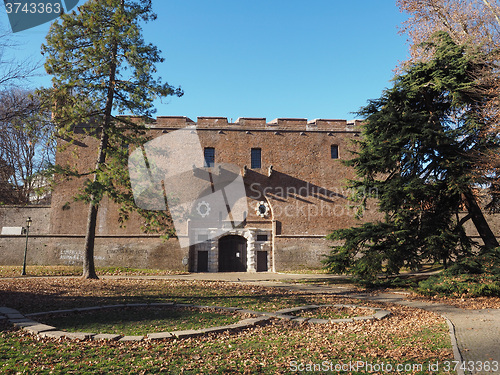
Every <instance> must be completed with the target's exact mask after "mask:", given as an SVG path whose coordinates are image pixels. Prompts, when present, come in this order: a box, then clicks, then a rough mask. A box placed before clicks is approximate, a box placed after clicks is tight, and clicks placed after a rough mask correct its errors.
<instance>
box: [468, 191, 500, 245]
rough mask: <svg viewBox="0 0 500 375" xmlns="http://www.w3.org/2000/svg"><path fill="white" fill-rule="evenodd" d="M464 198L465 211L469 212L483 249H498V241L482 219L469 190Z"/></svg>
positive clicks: (479, 208)
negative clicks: (482, 243)
mask: <svg viewBox="0 0 500 375" xmlns="http://www.w3.org/2000/svg"><path fill="white" fill-rule="evenodd" d="M464 196H465V205H466V207H467V210H468V211H469V215H470V216H471V219H472V222H473V223H474V225H475V227H476V229H477V232H478V233H479V235H480V236H481V239H482V240H483V242H484V247H485V248H486V249H493V248H495V247H498V241H497V239H496V237H495V235H494V234H493V232H492V230H491V228H490V226H489V224H488V222H487V221H486V219H485V218H484V215H483V211H482V210H481V207H479V205H478V203H477V201H476V197H474V194H473V193H472V191H471V190H468V191H466V192H465V193H464Z"/></svg>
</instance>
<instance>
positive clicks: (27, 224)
mask: <svg viewBox="0 0 500 375" xmlns="http://www.w3.org/2000/svg"><path fill="white" fill-rule="evenodd" d="M32 222H33V220H31V217H28V218H27V219H26V247H25V248H24V261H23V272H22V273H21V275H23V276H25V275H26V253H27V252H28V236H29V233H30V226H31V223H32Z"/></svg>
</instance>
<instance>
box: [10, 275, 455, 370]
mask: <svg viewBox="0 0 500 375" xmlns="http://www.w3.org/2000/svg"><path fill="white" fill-rule="evenodd" d="M0 301H1V302H0V305H4V306H8V307H12V308H15V309H17V310H19V311H21V312H22V313H30V312H40V311H48V310H55V309H66V308H75V307H87V306H96V305H112V304H119V303H144V302H167V301H175V302H179V303H195V304H198V305H214V306H215V305H217V306H240V307H244V308H247V309H252V310H260V311H275V310H278V309H282V308H285V307H295V306H302V305H308V304H352V303H356V304H359V305H363V306H373V307H383V308H384V309H387V310H390V311H391V313H392V315H391V316H390V317H388V318H386V319H383V320H380V321H358V322H351V323H339V324H324V325H314V324H302V325H298V324H293V323H289V322H284V321H281V320H280V321H273V322H272V323H271V324H269V325H265V326H263V327H255V328H251V329H246V330H243V331H240V332H225V333H219V334H212V335H209V336H204V337H197V338H192V339H184V340H170V341H159V342H157V341H153V342H151V341H143V342H138V343H118V342H94V341H82V342H77V341H71V340H66V339H61V340H55V339H42V338H39V337H37V336H33V335H30V334H27V333H24V332H23V331H18V330H13V329H11V328H10V327H8V326H7V325H5V324H4V325H3V326H2V327H1V329H2V330H1V331H0V373H1V374H17V373H30V374H32V373H37V374H38V373H46V374H50V373H65V374H66V373H78V374H107V373H110V374H118V373H131V374H156V373H165V374H180V373H184V374H199V373H202V374H239V373H241V374H244V373H247V374H288V373H296V372H295V371H293V370H296V369H300V368H304V369H307V368H310V369H313V367H312V366H313V365H314V364H316V365H320V364H321V365H323V366H327V367H328V368H333V367H334V366H335V364H340V363H344V364H348V363H349V362H355V361H364V362H367V363H369V364H371V365H379V366H381V365H382V364H384V365H385V366H386V368H387V366H388V365H390V366H394V368H396V366H397V364H405V363H406V364H407V365H408V368H412V367H413V366H417V367H418V366H419V365H420V364H422V365H423V368H422V371H418V370H419V369H418V368H417V367H415V371H405V372H401V373H405V374H408V373H415V374H427V373H429V372H428V371H427V366H428V364H429V363H435V362H436V361H440V362H442V361H445V360H452V359H453V356H452V351H451V345H450V339H449V334H448V329H447V326H446V324H445V322H444V321H443V319H442V318H441V317H439V316H438V315H436V314H433V313H431V312H426V311H423V310H417V309H411V308H408V307H403V306H396V305H391V304H381V303H368V302H359V301H354V300H351V299H347V298H340V297H336V296H332V295H317V294H309V293H301V292H291V291H285V290H281V289H277V288H264V287H259V286H256V285H247V284H237V283H223V282H201V281H180V280H141V279H100V280H82V279H80V278H62V277H53V278H36V277H34V278H17V279H0ZM131 311H132V310H131ZM89 316H90V315H89ZM156 318H158V319H157V321H158V322H159V321H160V320H162V319H161V318H159V317H156ZM210 319H212V318H210ZM90 323H92V322H90ZM92 324H93V323H92ZM155 324H156V323H155ZM56 326H57V324H56ZM91 331H92V330H91ZM301 366H303V367H301ZM325 368H326V367H323V369H325ZM365 369H366V368H365V367H359V371H353V372H351V373H353V374H364V373H367V371H366V370H365ZM309 373H314V372H313V371H311V372H309ZM332 373H339V372H335V371H334V372H332ZM342 373H345V374H348V373H349V372H342ZM386 373H387V372H386ZM394 373H396V372H395V371H394ZM437 373H445V372H437Z"/></svg>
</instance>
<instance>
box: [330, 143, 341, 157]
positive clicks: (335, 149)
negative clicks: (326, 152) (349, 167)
mask: <svg viewBox="0 0 500 375" xmlns="http://www.w3.org/2000/svg"><path fill="white" fill-rule="evenodd" d="M331 154H332V159H338V158H339V146H338V145H332V147H331Z"/></svg>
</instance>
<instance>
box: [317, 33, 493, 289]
mask: <svg viewBox="0 0 500 375" xmlns="http://www.w3.org/2000/svg"><path fill="white" fill-rule="evenodd" d="M422 47H423V48H427V49H428V50H429V53H430V54H431V55H432V58H431V59H429V60H428V61H419V62H415V63H413V64H411V65H409V66H408V67H407V68H406V69H405V71H404V72H403V73H402V74H400V75H398V76H397V77H396V78H395V79H394V85H393V87H392V88H390V89H387V90H385V91H384V92H383V94H382V96H381V97H380V98H378V99H375V100H371V101H370V102H369V104H368V105H367V106H366V107H364V108H363V109H362V110H361V111H360V114H361V115H363V116H364V117H365V118H366V119H365V121H364V124H363V137H362V139H361V140H359V141H357V146H358V149H357V151H355V153H354V158H353V159H352V160H350V161H348V162H347V164H348V165H350V166H352V167H354V169H355V171H356V174H357V177H358V178H357V179H355V180H352V181H350V183H349V184H350V186H351V187H352V188H353V189H354V191H356V192H358V193H357V195H358V196H357V198H358V199H363V200H366V199H369V198H370V197H371V198H376V199H377V202H378V207H379V210H380V211H381V212H382V213H383V219H382V220H380V221H378V222H371V223H365V224H363V225H360V226H357V227H353V228H349V229H342V230H337V231H335V232H334V233H332V234H331V235H329V238H330V239H332V240H343V241H344V243H343V245H340V246H336V247H334V249H333V251H332V252H331V254H330V255H329V256H328V258H327V259H326V260H325V262H326V264H327V267H328V268H329V269H330V270H331V271H333V272H342V273H343V272H351V273H353V274H355V275H357V277H359V278H361V279H364V280H373V279H374V278H375V277H376V275H377V274H378V273H381V272H385V273H387V274H397V273H399V271H400V269H401V268H402V267H409V268H411V269H417V268H418V267H419V266H420V265H421V264H422V263H423V262H428V261H441V262H443V263H445V265H446V263H447V262H448V261H449V260H450V259H457V258H460V257H464V256H467V255H469V254H470V253H471V246H472V245H473V243H472V241H471V239H470V238H468V237H467V236H466V234H465V230H464V227H463V225H464V223H465V222H466V221H467V220H472V221H473V222H474V224H475V226H476V228H477V229H478V232H479V234H480V235H481V237H482V240H483V241H484V247H485V248H491V247H495V246H498V243H497V241H496V239H495V236H494V235H493V233H492V232H491V230H490V228H489V226H488V223H487V222H486V220H485V219H484V216H483V214H482V210H481V208H480V205H479V204H478V201H477V192H478V191H480V190H481V187H483V186H485V185H486V184H488V182H489V178H490V177H491V176H490V175H489V174H488V173H486V172H485V171H484V170H481V171H478V170H477V168H476V160H477V158H479V157H481V156H482V155H483V154H485V153H488V152H491V151H492V150H495V151H498V146H499V144H498V142H499V140H498V138H497V137H495V136H494V135H493V134H491V133H489V134H488V135H485V128H486V126H487V124H485V123H484V121H483V117H482V116H481V106H482V105H483V104H484V101H486V100H488V98H487V97H482V96H480V95H477V93H478V91H477V85H478V84H479V83H478V80H477V76H478V74H479V73H480V72H482V71H484V69H485V68H486V67H485V63H484V60H483V59H481V58H480V57H481V56H478V55H477V52H475V51H473V50H471V49H468V48H466V47H465V46H461V45H458V44H456V43H455V42H454V41H453V40H452V39H451V38H450V36H449V35H448V34H447V33H444V32H438V33H436V34H434V35H433V37H432V38H431V39H430V40H429V41H428V42H427V43H426V44H425V45H423V46H422ZM365 192H370V196H367V195H365ZM464 210H465V211H466V214H462V212H463V211H464Z"/></svg>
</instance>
